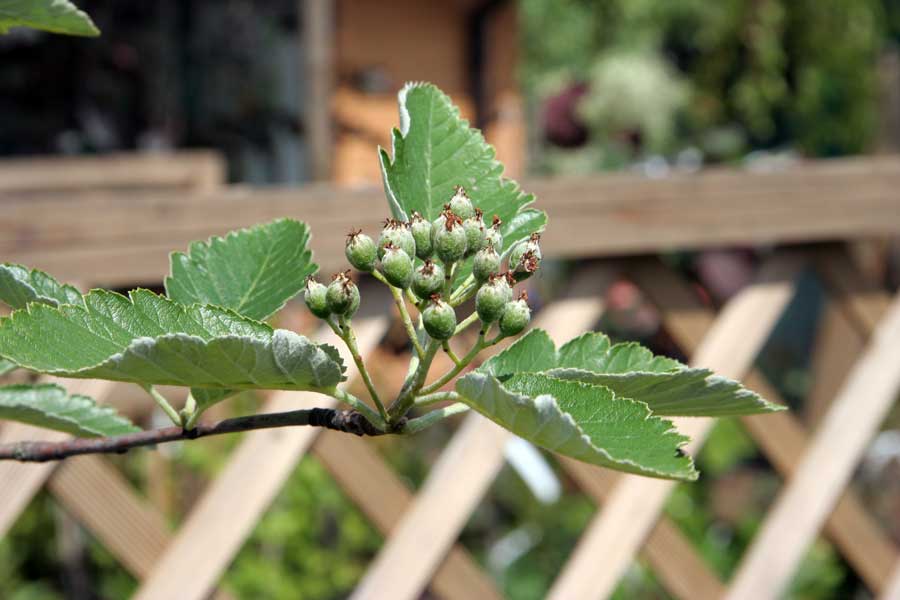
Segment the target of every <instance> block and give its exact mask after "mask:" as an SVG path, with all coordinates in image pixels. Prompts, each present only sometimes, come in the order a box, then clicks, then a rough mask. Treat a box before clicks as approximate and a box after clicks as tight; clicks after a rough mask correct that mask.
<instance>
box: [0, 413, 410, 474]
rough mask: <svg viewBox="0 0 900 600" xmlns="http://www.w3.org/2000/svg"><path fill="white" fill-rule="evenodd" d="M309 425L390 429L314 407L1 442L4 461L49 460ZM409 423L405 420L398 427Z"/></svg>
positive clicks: (359, 431)
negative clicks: (136, 429) (142, 428)
mask: <svg viewBox="0 0 900 600" xmlns="http://www.w3.org/2000/svg"><path fill="white" fill-rule="evenodd" d="M298 425H309V426H311V427H325V428H326V429H333V430H335V431H343V432H345V433H352V434H354V435H359V436H363V435H370V436H376V435H384V434H385V433H386V432H384V431H382V430H380V429H378V428H377V427H375V426H374V425H373V424H372V423H370V422H369V421H368V420H367V419H366V418H365V416H363V415H362V413H359V412H356V411H353V410H336V409H332V408H312V409H308V410H293V411H290V412H281V413H268V414H262V415H250V416H246V417H236V418H233V419H225V420H224V421H220V422H218V423H216V424H215V425H199V426H197V428H195V429H183V428H181V427H165V428H162V429H153V430H150V431H140V432H137V433H129V434H125V435H118V436H112V437H101V438H80V439H73V440H67V441H64V442H16V443H13V444H2V445H0V460H18V461H21V462H47V461H51V460H61V459H64V458H67V457H69V456H77V455H79V454H121V453H124V452H127V451H128V450H130V449H132V448H139V447H141V446H155V445H157V444H165V443H167V442H175V441H178V440H193V439H196V438H201V437H209V436H212V435H222V434H225V433H237V432H241V431H252V430H254V429H271V428H274V427H294V426H298ZM403 426H405V422H403V423H400V424H398V427H403Z"/></svg>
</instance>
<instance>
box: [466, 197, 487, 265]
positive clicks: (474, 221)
mask: <svg viewBox="0 0 900 600" xmlns="http://www.w3.org/2000/svg"><path fill="white" fill-rule="evenodd" d="M481 214H482V213H481V209H477V208H476V209H475V216H473V217H469V218H468V219H466V220H465V221H463V230H464V231H465V232H466V256H467V257H469V256H472V255H473V254H475V253H476V252H478V250H479V248H481V246H482V245H483V244H484V222H483V221H482V220H481Z"/></svg>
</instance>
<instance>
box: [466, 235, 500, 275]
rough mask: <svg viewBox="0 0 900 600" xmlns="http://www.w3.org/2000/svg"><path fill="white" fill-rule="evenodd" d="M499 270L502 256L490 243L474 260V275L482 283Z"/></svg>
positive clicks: (476, 254)
mask: <svg viewBox="0 0 900 600" xmlns="http://www.w3.org/2000/svg"><path fill="white" fill-rule="evenodd" d="M499 270H500V255H499V254H497V251H496V250H494V245H493V244H492V243H490V242H488V243H487V246H485V247H484V248H482V249H481V250H479V251H478V252H476V253H475V258H474V259H472V275H474V276H475V280H476V281H478V282H479V283H481V282H484V281H487V279H488V277H490V276H491V275H493V274H494V273H496V272H497V271H499Z"/></svg>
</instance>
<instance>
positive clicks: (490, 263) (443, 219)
mask: <svg viewBox="0 0 900 600" xmlns="http://www.w3.org/2000/svg"><path fill="white" fill-rule="evenodd" d="M482 216H483V215H482V212H481V210H479V209H477V208H475V206H474V205H473V204H472V200H471V199H470V198H469V196H468V195H467V194H466V191H465V189H463V188H462V187H459V186H458V187H457V188H456V189H455V192H454V194H453V197H452V198H451V199H450V202H448V203H447V204H445V205H444V210H443V211H442V212H441V214H440V215H439V216H438V217H437V218H436V219H435V220H434V221H432V222H429V221H427V220H425V219H424V218H423V217H422V215H420V214H419V213H417V212H414V213H413V215H412V218H411V219H410V220H409V221H408V222H403V221H398V220H396V219H387V220H386V221H385V224H384V228H383V229H382V231H381V235H380V237H379V238H378V243H377V244H376V243H375V241H374V240H373V239H372V238H371V237H369V236H367V235H365V234H364V233H362V232H361V231H352V232H350V234H349V235H348V236H347V245H346V249H345V254H346V256H347V260H348V261H349V262H350V264H351V265H353V266H354V267H355V268H356V269H358V270H360V271H362V272H365V273H371V272H373V271H375V270H376V269H377V271H378V272H379V273H380V274H381V275H382V276H383V277H384V279H385V280H386V281H387V282H388V283H390V284H391V285H392V286H394V287H396V288H399V289H402V290H407V289H409V290H411V291H412V293H413V294H415V296H416V297H417V298H418V299H419V303H418V306H419V308H420V310H421V311H422V323H423V325H424V327H425V330H426V331H427V332H428V334H429V335H430V336H431V337H432V338H434V339H438V340H446V339H449V338H450V337H452V336H453V333H454V331H455V330H456V324H457V320H456V312H455V311H454V309H453V307H452V306H450V304H448V303H447V302H446V301H445V299H443V298H442V295H441V292H442V291H443V290H444V289H447V288H448V287H449V286H447V285H446V284H447V278H448V277H450V276H451V269H452V267H453V265H454V264H455V263H458V262H460V261H463V260H466V259H468V258H471V259H472V276H473V277H474V279H475V281H476V283H477V285H478V291H477V293H476V294H475V309H476V311H477V313H478V317H479V318H480V319H481V321H482V323H484V324H485V325H490V324H492V323H495V322H496V323H497V324H498V326H499V328H500V332H501V334H503V335H504V336H511V335H516V334H518V333H520V332H521V331H522V330H523V329H525V327H526V326H527V325H528V321H529V320H530V318H531V310H530V309H529V307H528V303H527V299H528V297H527V294H525V293H524V292H523V293H522V295H520V296H519V298H518V299H515V300H514V299H513V286H514V285H515V284H516V283H517V282H519V281H523V280H524V279H527V278H528V277H530V276H531V275H532V274H533V273H534V272H535V271H536V270H537V269H538V268H539V266H540V262H541V249H540V246H539V244H538V241H539V239H540V236H539V235H538V234H534V235H532V236H531V237H530V238H529V239H528V240H525V241H522V242H519V243H518V244H516V246H515V247H514V248H513V249H512V250H511V251H510V253H509V260H508V263H507V264H508V271H507V272H505V273H502V274H501V273H500V268H501V257H500V251H501V250H502V247H503V236H502V235H501V233H500V225H501V223H500V219H499V218H498V217H496V216H495V217H494V220H493V224H492V225H491V226H490V227H485V225H484V221H483V220H482ZM416 259H418V260H419V261H420V262H419V264H416ZM306 304H307V306H309V309H310V310H311V311H312V313H313V314H315V315H316V316H317V317H320V318H323V319H327V318H329V317H330V316H331V315H335V316H338V317H344V318H350V317H351V316H353V314H354V313H355V312H356V310H357V309H358V308H359V290H358V289H357V287H356V285H355V284H354V283H353V281H352V280H351V279H350V277H349V271H346V272H342V273H337V274H336V275H334V276H333V278H332V281H331V283H330V284H329V285H327V286H325V285H323V284H321V283H319V282H318V281H316V280H315V279H312V278H310V279H309V280H308V281H307V285H306ZM423 307H424V308H423Z"/></svg>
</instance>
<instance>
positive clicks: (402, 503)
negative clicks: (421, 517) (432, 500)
mask: <svg viewBox="0 0 900 600" xmlns="http://www.w3.org/2000/svg"><path fill="white" fill-rule="evenodd" d="M313 453H314V454H315V455H316V457H317V458H318V459H319V461H320V462H321V463H322V464H323V465H324V466H325V468H326V469H328V471H329V473H331V476H332V477H333V478H334V479H335V481H336V482H337V483H338V484H339V485H340V486H341V489H343V491H344V492H345V493H346V494H347V495H349V496H350V498H352V499H353V501H354V502H355V503H356V505H357V506H358V507H359V509H360V510H361V511H362V512H363V513H364V514H365V515H366V516H367V517H368V518H369V519H370V520H371V521H372V522H373V523H374V524H375V526H376V527H377V528H378V530H379V531H381V533H382V534H384V535H385V536H387V535H388V534H390V533H391V531H392V530H393V529H394V527H395V526H396V524H397V523H399V522H400V520H401V519H402V517H403V513H404V511H405V510H406V509H407V508H408V507H409V506H410V505H411V504H412V501H413V495H412V493H411V492H410V491H409V488H407V486H406V485H405V484H404V483H403V482H402V481H400V479H399V478H398V477H397V476H396V475H395V474H394V472H393V471H392V470H391V469H390V467H388V466H387V465H386V464H385V462H384V460H382V459H381V457H380V456H378V453H377V452H376V451H375V449H374V448H372V447H371V446H370V444H368V443H367V442H366V441H364V440H362V439H358V438H354V437H351V436H347V435H342V434H340V433H336V432H332V431H326V432H324V433H323V434H322V435H320V436H319V438H318V439H317V440H316V443H315V445H314V446H313ZM431 589H432V590H433V591H434V593H435V594H436V595H437V596H439V597H441V598H444V599H445V600H469V599H470V598H479V599H484V600H491V599H496V600H500V599H501V598H502V597H503V596H502V594H501V593H500V591H499V590H497V587H496V585H494V582H493V580H491V578H490V577H489V576H488V575H486V574H485V573H484V572H483V571H482V570H481V569H480V568H479V566H478V564H477V563H476V562H475V560H474V559H473V558H472V557H471V556H470V555H469V553H468V552H467V551H466V550H465V548H463V547H462V546H460V545H456V546H454V547H453V548H451V549H450V551H449V552H448V553H447V556H446V557H444V560H443V561H442V562H441V564H440V566H439V567H438V569H437V572H436V573H435V574H434V579H433V580H432V582H431Z"/></svg>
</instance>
